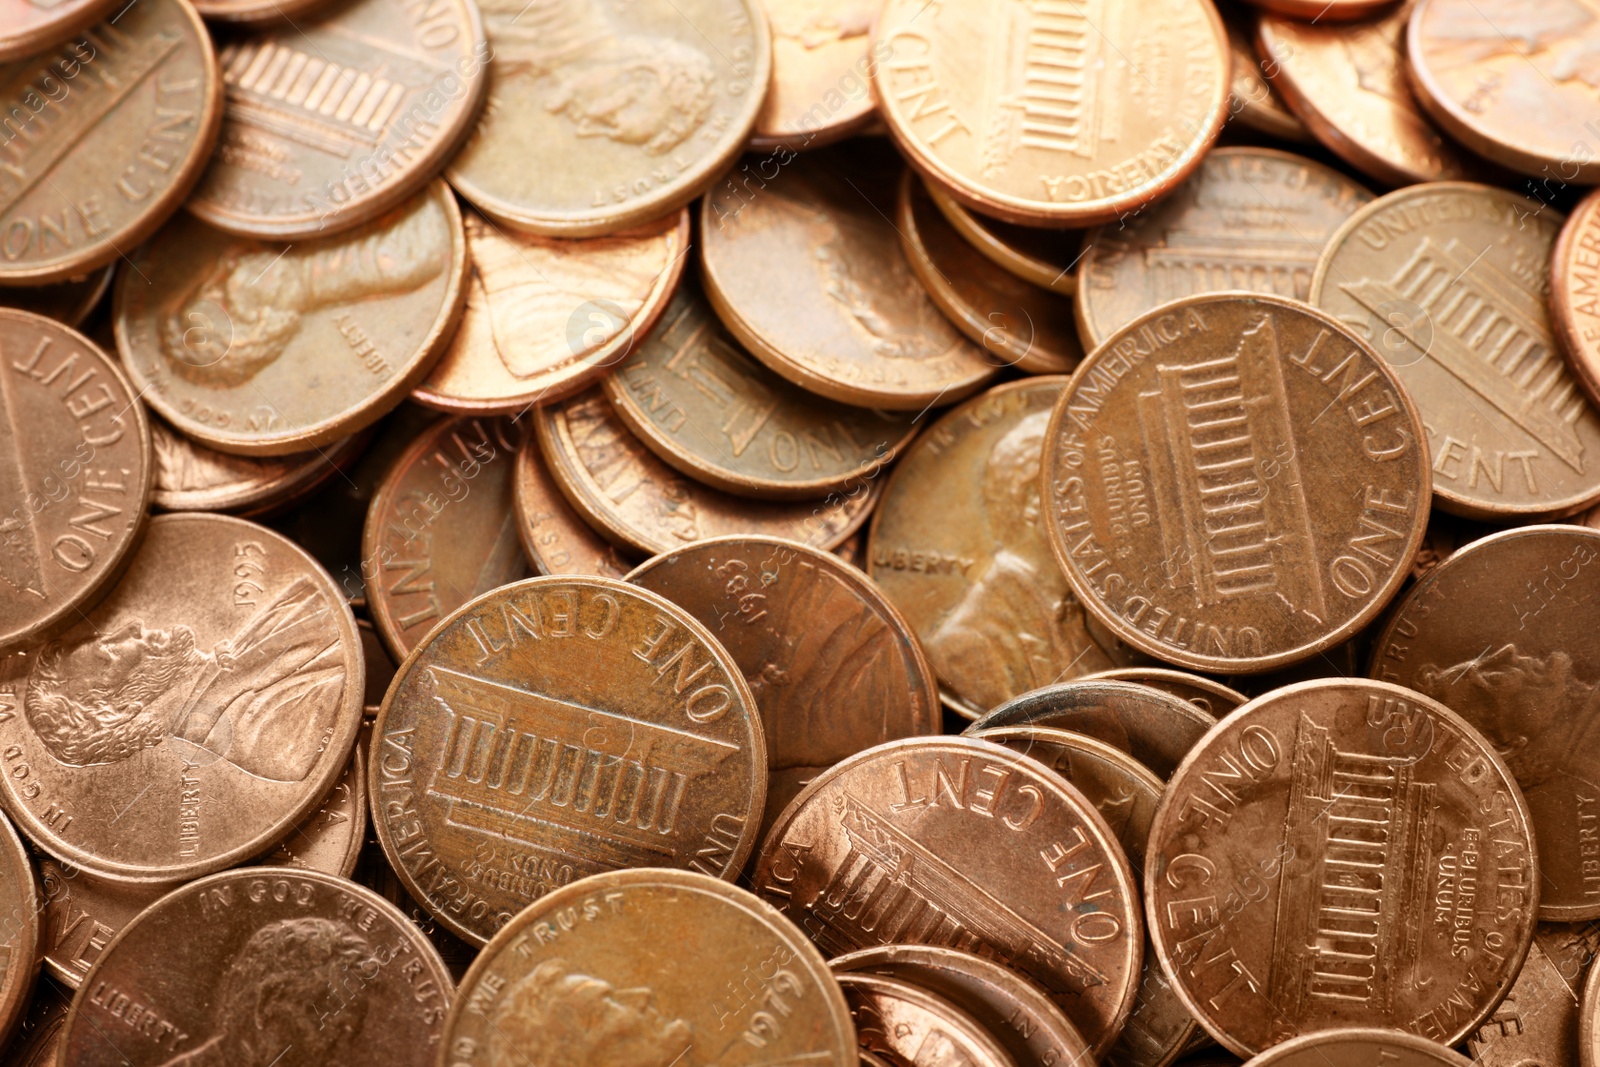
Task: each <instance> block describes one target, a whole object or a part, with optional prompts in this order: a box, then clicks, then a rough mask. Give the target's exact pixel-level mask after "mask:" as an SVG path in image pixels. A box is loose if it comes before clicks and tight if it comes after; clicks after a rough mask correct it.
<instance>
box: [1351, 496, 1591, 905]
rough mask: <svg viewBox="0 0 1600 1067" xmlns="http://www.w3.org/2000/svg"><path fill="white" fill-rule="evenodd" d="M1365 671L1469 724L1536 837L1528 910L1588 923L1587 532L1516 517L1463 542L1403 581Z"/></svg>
mask: <svg viewBox="0 0 1600 1067" xmlns="http://www.w3.org/2000/svg"><path fill="white" fill-rule="evenodd" d="M1372 675H1373V677H1376V678H1382V679H1383V680H1385V681H1389V682H1395V683H1397V684H1399V685H1404V686H1407V687H1409V688H1411V689H1415V690H1418V691H1419V692H1422V693H1426V694H1427V695H1428V696H1431V697H1433V698H1434V699H1435V700H1438V701H1440V702H1441V703H1443V704H1445V705H1446V706H1448V707H1449V708H1450V709H1451V710H1452V711H1455V712H1456V713H1458V714H1460V715H1461V716H1463V717H1464V718H1466V719H1467V721H1469V722H1471V723H1472V725H1473V726H1475V727H1477V729H1478V730H1480V731H1481V732H1482V733H1483V735H1484V737H1486V738H1487V739H1488V740H1489V741H1490V742H1491V743H1492V744H1493V745H1494V746H1495V748H1496V750H1497V751H1498V752H1499V753H1500V756H1501V757H1502V758H1503V759H1504V760H1505V761H1506V765H1507V766H1509V767H1510V768H1511V773H1512V775H1513V776H1514V777H1515V778H1516V780H1517V784H1518V785H1520V786H1521V787H1522V794H1523V796H1525V797H1526V798H1527V802H1528V807H1529V809H1530V810H1531V811H1532V813H1533V826H1534V831H1535V833H1536V834H1537V836H1538V838H1539V870H1540V889H1539V917H1540V918H1541V919H1545V920H1550V921H1557V922H1573V921H1578V920H1583V919H1595V918H1600V748H1597V747H1596V745H1595V744H1594V743H1591V741H1590V738H1592V737H1593V738H1600V530H1589V529H1585V528H1584V527H1581V526H1527V527H1522V528H1520V529H1514V530H1506V531H1503V532H1501V533H1497V534H1493V535H1491V536H1489V537H1485V538H1483V539H1482V540H1479V541H1475V542H1473V543H1472V544H1470V545H1468V546H1467V547H1466V548H1463V549H1461V550H1460V551H1458V552H1456V553H1455V554H1454V555H1453V556H1451V557H1450V558H1449V559H1447V560H1446V561H1445V562H1444V563H1442V564H1440V565H1439V566H1438V567H1437V568H1435V569H1434V570H1432V571H1431V572H1429V573H1428V574H1427V575H1426V576H1425V577H1424V578H1423V579H1422V580H1421V581H1419V582H1418V583H1417V584H1416V585H1415V586H1413V587H1412V589H1411V591H1410V592H1409V593H1407V594H1406V597H1405V599H1404V600H1403V601H1402V602H1401V603H1400V605H1399V607H1398V608H1397V609H1396V610H1395V612H1394V614H1393V615H1392V616H1391V617H1390V619H1389V622H1388V625H1387V626H1385V627H1384V630H1383V633H1382V634H1381V635H1380V636H1379V637H1378V639H1377V642H1376V643H1375V644H1374V645H1373V654H1372Z"/></svg>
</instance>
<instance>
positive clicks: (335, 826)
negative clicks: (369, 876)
mask: <svg viewBox="0 0 1600 1067" xmlns="http://www.w3.org/2000/svg"><path fill="white" fill-rule="evenodd" d="M366 751H367V729H366V727H365V726H363V727H362V733H361V743H359V744H357V745H356V747H355V749H354V751H352V752H351V754H350V762H349V763H348V764H347V765H346V766H345V771H344V774H343V775H341V776H340V778H339V780H338V781H337V782H335V783H334V785H333V791H332V792H330V793H329V794H328V795H327V797H326V798H324V799H323V801H322V806H321V807H319V808H318V809H317V810H316V811H314V812H312V813H311V814H310V815H309V816H307V817H306V819H305V820H304V821H303V822H301V823H300V825H298V826H296V827H295V828H294V829H293V830H290V831H289V834H288V836H287V837H285V838H284V839H283V840H282V841H280V842H278V847H277V848H275V849H273V850H272V851H271V852H268V853H266V854H264V855H262V856H261V857H260V858H259V859H258V860H257V862H259V863H262V864H265V865H266V866H269V867H299V868H301V869H302V870H307V871H323V872H325V873H327V874H337V875H339V876H340V877H341V878H348V877H350V874H351V872H352V871H354V870H355V869H356V860H357V858H358V857H359V856H360V854H361V848H362V846H363V845H364V844H365V843H366V839H367V757H366Z"/></svg>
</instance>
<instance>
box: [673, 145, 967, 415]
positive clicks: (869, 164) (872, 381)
mask: <svg viewBox="0 0 1600 1067" xmlns="http://www.w3.org/2000/svg"><path fill="white" fill-rule="evenodd" d="M903 169H904V168H903V167H902V165H901V164H900V161H899V158H898V157H896V156H895V155H894V153H893V152H892V151H891V150H890V149H888V148H887V147H886V146H884V147H874V148H870V149H869V147H868V146H867V145H865V144H863V143H862V142H853V143H852V144H850V145H849V146H846V147H840V148H835V149H824V150H823V151H821V152H818V153H811V154H808V155H805V156H801V157H799V158H797V159H796V160H795V161H794V162H792V163H790V164H789V165H788V166H787V167H785V168H783V170H782V171H781V172H779V173H778V174H776V175H775V176H774V177H773V178H772V179H771V180H770V181H760V180H759V179H757V181H759V185H754V186H752V183H751V181H749V180H748V179H746V178H744V177H742V176H740V175H738V173H737V172H735V174H734V175H730V176H729V177H727V178H725V179H724V180H722V181H720V182H718V183H717V185H716V186H715V187H713V188H712V190H711V191H710V192H709V193H707V194H706V197H705V199H704V200H703V201H701V205H700V241H701V245H700V256H701V266H702V268H703V270H702V274H703V276H704V281H705V289H706V296H707V297H708V298H709V299H710V301H711V306H712V307H713V308H715V309H716V312H717V315H718V316H719V317H720V318H721V319H722V321H723V323H724V324H725V325H726V326H727V327H728V330H729V332H730V333H732V334H733V336H734V337H736V338H738V340H739V342H740V343H741V344H742V345H744V347H745V348H746V349H748V350H749V351H750V354H751V355H753V356H755V357H756V358H757V359H759V360H760V361H761V362H763V363H765V364H766V365H767V366H768V367H770V368H772V369H773V370H774V371H776V372H777V373H778V374H780V375H782V376H783V377H785V378H787V379H789V380H790V381H791V382H794V383H795V384H796V385H798V386H800V387H801V388H803V389H807V390H809V391H811V392H813V393H818V394H821V395H822V396H825V397H828V398H830V399H832V400H837V401H839V402H841V403H844V404H855V405H858V406H861V407H879V408H887V409H890V410H895V411H923V410H926V409H927V408H928V407H929V406H930V405H933V404H938V403H949V402H951V401H953V400H958V399H960V398H961V397H963V396H966V395H967V394H968V393H971V392H972V391H973V390H975V389H977V388H979V387H980V386H981V385H983V383H984V382H986V381H988V380H989V379H990V378H992V377H994V375H995V373H996V370H997V368H996V367H995V366H994V365H993V364H991V363H990V362H989V361H988V360H986V359H985V358H984V354H983V350H982V349H980V348H979V347H978V346H977V345H974V344H973V343H972V342H970V341H968V340H967V339H966V338H965V337H963V336H962V335H961V334H960V333H958V332H957V331H956V328H955V327H954V326H952V325H951V324H950V322H949V320H947V319H946V318H945V317H944V315H943V314H942V313H941V312H940V311H939V308H938V307H937V306H936V305H935V304H934V302H933V300H932V298H930V297H929V296H928V294H927V292H926V291H925V290H924V289H923V288H922V286H921V285H919V284H918V283H917V278H916V274H915V273H914V272H913V271H912V269H911V265H910V264H909V263H907V262H906V257H905V253H904V252H902V251H901V249H900V243H899V240H898V239H897V238H896V236H895V228H894V224H893V223H892V222H891V221H890V220H891V219H892V217H893V215H894V190H895V183H896V182H897V181H898V180H899V178H900V175H901V172H902V171H903ZM774 263H788V264H793V266H792V268H791V269H790V270H789V271H787V272H786V273H785V275H784V281H785V284H784V285H781V286H774V285H772V284H771V270H772V264H774Z"/></svg>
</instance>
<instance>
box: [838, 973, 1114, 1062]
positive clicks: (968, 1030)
mask: <svg viewBox="0 0 1600 1067" xmlns="http://www.w3.org/2000/svg"><path fill="white" fill-rule="evenodd" d="M829 976H830V977H831V978H832V979H833V980H834V982H835V984H836V985H838V987H839V989H840V991H841V992H843V990H845V989H846V988H849V987H854V988H855V989H856V990H857V991H859V992H861V993H865V994H869V995H876V996H880V997H892V998H894V999H897V1000H902V1001H904V1002H906V1003H907V1004H910V1005H911V1006H912V1007H914V1008H917V1009H919V1010H921V1011H923V1012H926V1013H927V1014H929V1015H932V1016H934V1017H935V1018H936V1019H938V1020H939V1021H940V1022H942V1023H944V1024H945V1025H946V1026H947V1027H949V1028H950V1029H952V1030H959V1031H961V1033H962V1036H963V1037H964V1038H966V1040H967V1041H969V1042H970V1043H971V1044H972V1045H973V1046H974V1047H975V1048H976V1050H977V1052H978V1055H980V1056H981V1057H982V1059H981V1060H980V1061H978V1062H977V1063H975V1064H974V1063H973V1061H972V1060H970V1059H968V1058H967V1057H966V1055H965V1054H961V1062H962V1063H964V1064H971V1065H972V1067H1014V1064H1015V1062H1016V1061H1015V1060H1014V1059H1013V1058H1012V1056H1011V1053H1010V1052H1008V1051H1007V1050H1006V1048H1005V1046H1004V1045H1002V1044H1001V1043H1000V1039H999V1038H998V1037H996V1036H995V1035H994V1034H993V1033H991V1032H990V1031H989V1029H988V1027H986V1026H984V1025H983V1024H982V1023H980V1022H979V1021H978V1020H977V1019H974V1018H973V1017H972V1015H971V1014H970V1013H969V1012H968V1011H967V1009H965V1008H963V1007H962V1006H961V1005H959V1004H957V1003H956V1002H955V1001H953V1000H951V999H950V998H948V997H946V996H944V995H943V994H940V993H936V992H934V991H933V990H931V989H928V988H927V987H925V986H922V985H918V984H917V983H916V982H912V981H909V980H907V979H905V978H900V977H897V976H890V975H885V974H878V973H876V972H875V971H840V970H836V969H834V967H833V965H832V964H831V963H830V964H829ZM848 1002H849V998H848V997H847V998H846V1003H848ZM1056 1010H1057V1011H1060V1009H1059V1008H1057V1009H1056ZM850 1017H851V1022H852V1023H854V1021H855V1013H854V1012H851V1013H850ZM857 1034H858V1037H857V1040H858V1041H859V1040H860V1038H859V1031H857ZM1079 1042H1080V1043H1082V1044H1085V1045H1087V1042H1085V1041H1083V1039H1082V1038H1081V1037H1080V1038H1079ZM857 1051H859V1049H857ZM858 1058H859V1057H858Z"/></svg>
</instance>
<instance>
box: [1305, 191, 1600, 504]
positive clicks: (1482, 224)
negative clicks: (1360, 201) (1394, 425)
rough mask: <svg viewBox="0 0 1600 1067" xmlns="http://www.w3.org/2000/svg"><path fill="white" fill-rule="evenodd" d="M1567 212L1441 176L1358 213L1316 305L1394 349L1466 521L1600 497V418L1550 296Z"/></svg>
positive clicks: (1324, 269)
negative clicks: (1597, 463) (1565, 347)
mask: <svg viewBox="0 0 1600 1067" xmlns="http://www.w3.org/2000/svg"><path fill="white" fill-rule="evenodd" d="M1561 221H1562V220H1561V217H1560V216H1559V215H1557V214H1556V213H1555V212H1553V211H1546V210H1543V205H1541V204H1538V203H1536V202H1535V201H1531V200H1527V199H1525V198H1523V197H1521V196H1518V195H1517V194H1516V193H1512V192H1509V191H1506V190H1504V189H1496V188H1493V187H1490V186H1486V185H1473V184H1468V183H1464V182H1461V183H1450V184H1441V183H1434V184H1430V185H1420V186H1415V187H1413V188H1410V189H1401V190H1399V191H1397V192H1393V193H1390V194H1389V195H1388V196H1385V197H1382V198H1381V199H1379V200H1375V201H1373V202H1372V203H1371V204H1369V205H1367V206H1366V207H1365V208H1363V209H1362V210H1361V211H1358V212H1357V213H1356V214H1355V215H1353V216H1351V218H1350V220H1349V221H1348V222H1346V223H1345V224H1344V226H1342V227H1340V229H1339V232H1337V233H1336V234H1334V235H1333V237H1332V238H1330V239H1329V241H1328V247H1327V250H1326V252H1325V253H1324V255H1323V258H1322V262H1321V263H1320V264H1319V265H1318V267H1317V276H1316V279H1315V280H1314V281H1313V282H1312V291H1311V302H1312V303H1313V304H1315V305H1316V306H1317V307H1319V308H1321V309H1322V310H1324V311H1326V312H1327V313H1328V314H1330V315H1333V316H1335V317H1337V318H1338V319H1339V320H1340V321H1341V322H1343V323H1344V324H1345V325H1346V326H1347V327H1348V328H1349V329H1351V330H1353V331H1355V332H1356V333H1357V334H1358V335H1360V336H1361V337H1363V338H1364V339H1365V340H1367V341H1368V342H1369V343H1370V344H1371V345H1372V346H1373V347H1374V348H1375V349H1377V350H1378V351H1379V352H1381V353H1382V354H1383V356H1384V359H1385V360H1386V362H1387V364H1388V365H1389V367H1391V368H1392V370H1393V372H1394V374H1395V375H1396V376H1397V377H1398V378H1399V379H1400V380H1401V381H1402V382H1404V383H1405V386H1406V389H1407V392H1408V393H1409V394H1410V395H1411V396H1412V397H1413V398H1414V399H1415V400H1416V403H1417V407H1418V408H1420V409H1421V411H1422V415H1423V421H1424V425H1425V426H1426V428H1427V432H1428V444H1429V451H1430V452H1431V453H1432V456H1433V492H1434V498H1435V499H1436V500H1437V502H1438V504H1439V506H1440V507H1441V508H1443V509H1445V510H1447V511H1450V512H1453V513H1455V514H1457V515H1461V516H1463V517H1466V518H1476V519H1483V520H1496V519H1499V520H1505V519H1523V520H1527V519H1537V518H1548V517H1553V516H1560V515H1570V514H1572V513H1573V512H1576V511H1581V510H1583V509H1584V508H1586V507H1589V506H1590V505H1592V504H1594V503H1595V502H1596V501H1597V500H1600V473H1596V472H1595V469H1594V464H1593V463H1592V462H1588V461H1587V460H1586V457H1585V455H1584V453H1585V451H1586V450H1594V449H1597V448H1600V416H1597V415H1596V413H1595V410H1594V408H1592V407H1591V406H1590V405H1589V403H1588V401H1587V400H1586V399H1585V397H1584V394H1583V391H1582V390H1581V389H1580V388H1579V385H1578V382H1577V381H1576V380H1574V378H1573V376H1572V374H1571V373H1570V372H1569V371H1568V370H1567V367H1566V363H1565V361H1564V360H1563V358H1562V354H1561V351H1560V347H1559V345H1558V343H1557V341H1556V339H1555V337H1554V336H1553V335H1552V331H1551V325H1550V315H1549V310H1548V307H1547V302H1546V293H1547V291H1548V287H1549V263H1550V251H1551V245H1552V244H1553V242H1554V241H1555V238H1556V231H1557V230H1558V229H1560V227H1561Z"/></svg>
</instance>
